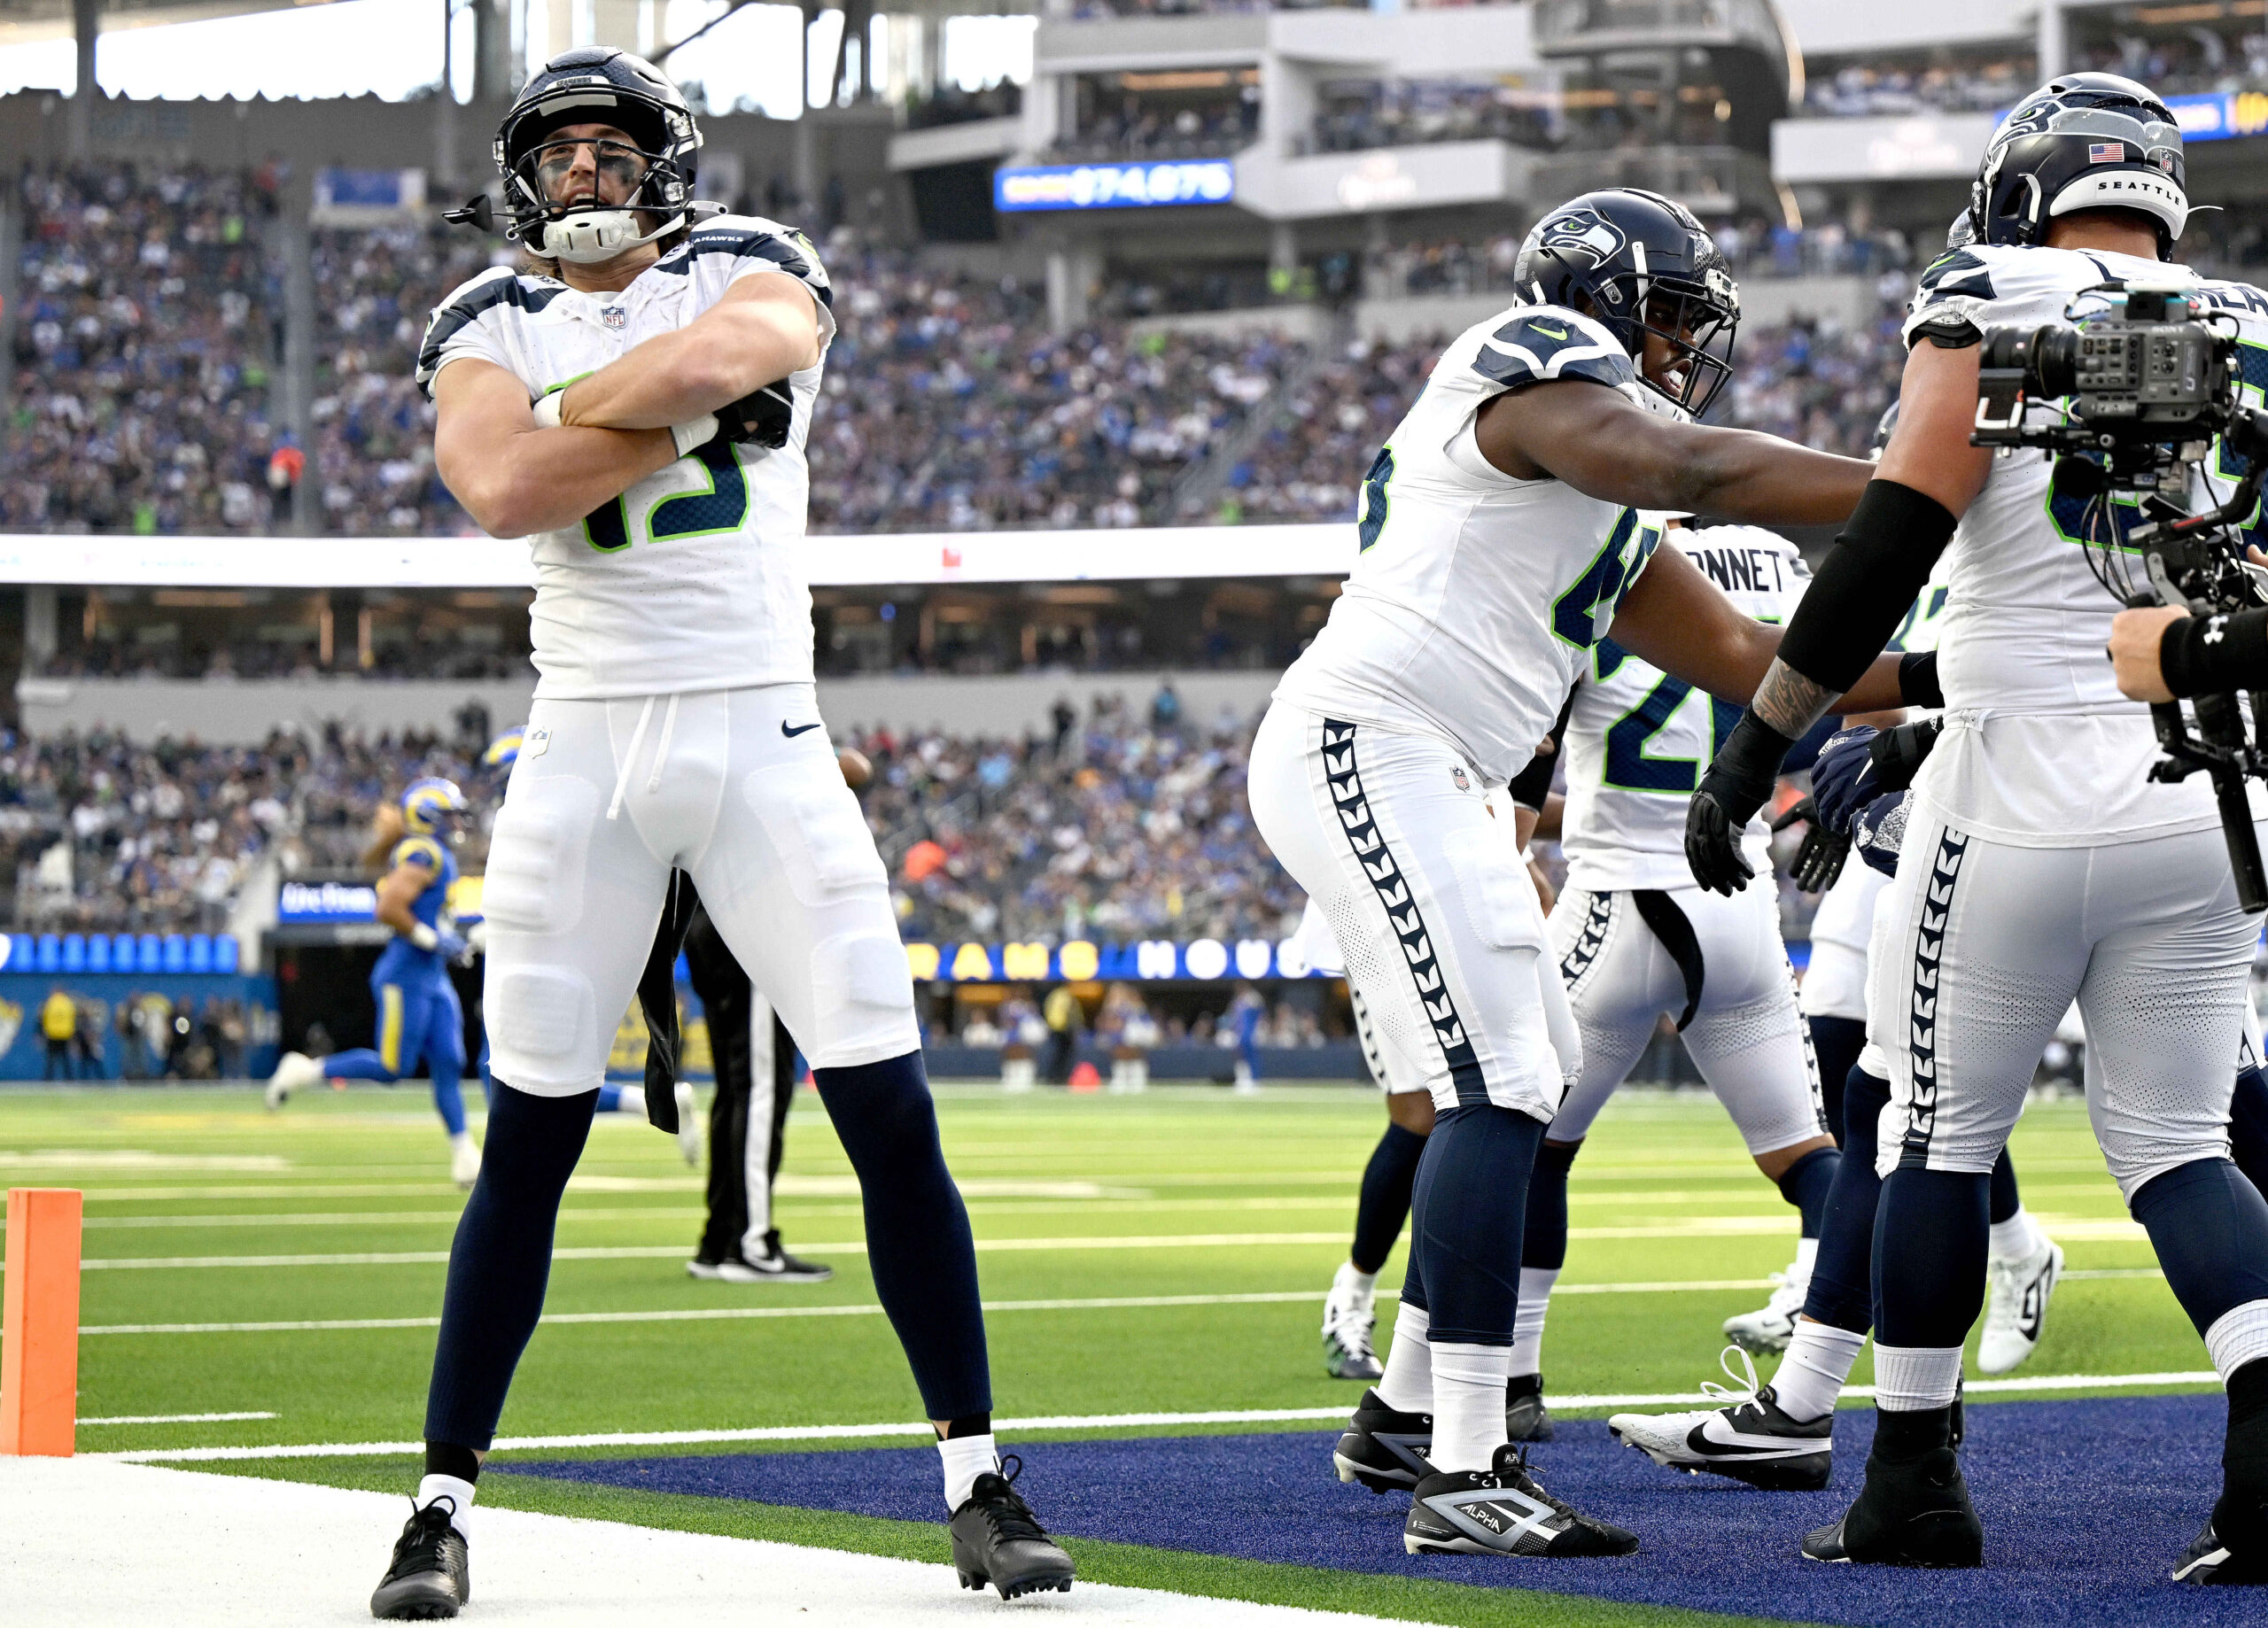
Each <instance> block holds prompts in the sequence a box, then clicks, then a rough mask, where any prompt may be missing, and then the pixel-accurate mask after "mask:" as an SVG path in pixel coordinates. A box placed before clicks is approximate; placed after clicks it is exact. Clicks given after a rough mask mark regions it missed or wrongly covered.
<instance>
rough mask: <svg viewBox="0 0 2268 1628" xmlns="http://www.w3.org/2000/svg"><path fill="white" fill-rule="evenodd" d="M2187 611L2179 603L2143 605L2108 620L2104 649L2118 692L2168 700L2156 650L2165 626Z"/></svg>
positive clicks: (2137, 698)
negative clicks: (2108, 627) (2107, 637)
mask: <svg viewBox="0 0 2268 1628" xmlns="http://www.w3.org/2000/svg"><path fill="white" fill-rule="evenodd" d="M2188 615H2189V613H2188V612H2187V611H2186V610H2184V609H2182V608H2181V607H2180V606H2179V605H2147V606H2144V607H2143V608H2142V609H2140V610H2122V611H2120V612H2119V613H2118V614H2117V616H2113V617H2112V618H2111V621H2110V647H2109V649H2108V650H2107V651H2106V652H2105V654H2106V655H2109V657H2110V665H2111V668H2112V670H2113V671H2116V672H2117V675H2118V689H2119V693H2120V694H2124V695H2125V696H2126V697H2127V698H2128V699H2130V700H2132V701H2148V702H2161V701H2171V700H2172V699H2173V692H2172V691H2171V690H2170V689H2168V688H2166V685H2165V673H2164V671H2163V668H2162V667H2161V666H2160V665H2159V661H2158V651H2159V649H2160V648H2161V647H2163V644H2164V642H2165V630H2166V629H2167V627H2168V626H2170V625H2171V624H2173V623H2176V622H2179V621H2181V620H2183V619H2184V618H2186V616H2188Z"/></svg>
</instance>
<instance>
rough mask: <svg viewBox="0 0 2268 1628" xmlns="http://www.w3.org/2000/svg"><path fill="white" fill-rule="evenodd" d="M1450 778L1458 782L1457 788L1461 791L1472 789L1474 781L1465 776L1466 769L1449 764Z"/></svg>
mask: <svg viewBox="0 0 2268 1628" xmlns="http://www.w3.org/2000/svg"><path fill="white" fill-rule="evenodd" d="M1449 779H1452V780H1454V781H1456V788H1457V790H1459V791H1471V790H1472V781H1471V780H1468V779H1465V778H1464V770H1463V769H1461V768H1458V767H1457V766H1456V765H1455V764H1451V765H1450V766H1449Z"/></svg>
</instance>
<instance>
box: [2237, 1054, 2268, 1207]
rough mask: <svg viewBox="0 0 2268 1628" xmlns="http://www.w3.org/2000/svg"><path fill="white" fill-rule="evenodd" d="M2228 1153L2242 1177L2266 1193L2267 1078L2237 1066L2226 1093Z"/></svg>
mask: <svg viewBox="0 0 2268 1628" xmlns="http://www.w3.org/2000/svg"><path fill="white" fill-rule="evenodd" d="M2229 1154H2230V1156H2231V1157H2232V1158H2233V1159H2235V1160H2236V1167H2237V1168H2238V1169H2240V1170H2241V1171H2243V1172H2244V1175H2245V1179H2246V1180H2247V1181H2249V1182H2251V1183H2252V1184H2253V1185H2254V1186H2255V1187H2256V1188H2258V1189H2259V1190H2261V1191H2262V1192H2264V1193H2268V1078H2264V1077H2263V1076H2262V1074H2261V1073H2260V1071H2259V1070H2258V1069H2257V1068H2240V1069H2239V1070H2237V1075H2236V1090H2235V1092H2234V1093H2233V1095H2232V1096H2231V1097H2229Z"/></svg>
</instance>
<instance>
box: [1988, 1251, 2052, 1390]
mask: <svg viewBox="0 0 2268 1628" xmlns="http://www.w3.org/2000/svg"><path fill="white" fill-rule="evenodd" d="M2046 1244H2047V1246H2046V1247H2045V1248H2043V1249H2039V1250H2037V1251H2035V1252H2032V1253H2031V1254H2029V1255H2026V1256H2024V1257H2023V1258H2022V1259H2021V1260H1994V1261H1991V1262H1989V1263H1988V1264H1987V1265H1986V1267H1985V1283H1986V1284H1987V1286H1988V1287H1987V1291H1986V1294H1987V1298H1986V1299H1985V1336H1984V1337H1983V1338H1982V1339H1981V1340H1979V1341H1978V1342H1977V1367H1978V1368H1981V1369H1983V1370H1984V1371H1985V1373H1987V1374H2005V1373H2007V1372H2008V1370H2009V1369H2011V1368H2020V1367H2022V1366H2023V1362H2024V1360H2025V1359H2026V1358H2027V1357H2029V1356H2031V1353H2032V1352H2033V1351H2034V1350H2035V1349H2036V1348H2037V1347H2038V1346H2039V1336H2040V1333H2041V1331H2042V1330H2044V1329H2045V1328H2046V1327H2047V1301H2048V1299H2049V1297H2051V1296H2052V1295H2054V1292H2055V1280H2056V1279H2057V1278H2059V1277H2061V1276H2062V1275H2063V1251H2062V1247H2061V1246H2060V1245H2058V1244H2056V1243H2055V1242H2054V1240H2053V1239H2048V1240H2047V1241H2046Z"/></svg>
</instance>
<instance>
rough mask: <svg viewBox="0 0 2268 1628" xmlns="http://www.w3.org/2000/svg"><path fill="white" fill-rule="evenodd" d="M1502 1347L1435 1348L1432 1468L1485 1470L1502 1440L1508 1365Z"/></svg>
mask: <svg viewBox="0 0 2268 1628" xmlns="http://www.w3.org/2000/svg"><path fill="white" fill-rule="evenodd" d="M1511 1356H1512V1353H1511V1349H1510V1347H1508V1346H1503V1345H1453V1344H1452V1345H1435V1346H1434V1347H1433V1468H1434V1469H1440V1470H1456V1469H1487V1468H1488V1467H1489V1466H1490V1465H1492V1464H1494V1463H1495V1461H1496V1449H1497V1448H1499V1447H1501V1446H1503V1445H1504V1442H1505V1440H1506V1438H1505V1435H1504V1380H1505V1378H1506V1376H1507V1371H1508V1368H1509V1366H1510V1364H1511Z"/></svg>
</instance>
